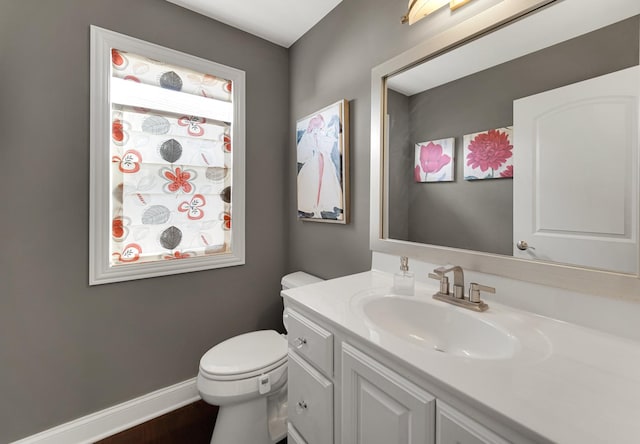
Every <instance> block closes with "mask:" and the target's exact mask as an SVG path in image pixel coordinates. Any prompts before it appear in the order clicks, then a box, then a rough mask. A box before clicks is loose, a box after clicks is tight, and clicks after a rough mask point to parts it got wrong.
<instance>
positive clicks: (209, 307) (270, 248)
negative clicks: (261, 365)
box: [0, 0, 640, 443]
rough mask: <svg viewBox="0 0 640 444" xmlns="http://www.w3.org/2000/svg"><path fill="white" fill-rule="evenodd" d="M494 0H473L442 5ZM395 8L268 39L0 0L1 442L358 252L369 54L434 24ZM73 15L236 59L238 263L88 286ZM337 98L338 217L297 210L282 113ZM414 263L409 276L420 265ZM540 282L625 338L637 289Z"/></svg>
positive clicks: (107, 398) (68, 412)
mask: <svg viewBox="0 0 640 444" xmlns="http://www.w3.org/2000/svg"><path fill="white" fill-rule="evenodd" d="M502 2H507V0H502V1H500V0H474V1H472V2H470V3H469V4H468V5H465V6H464V7H463V8H461V9H460V10H459V12H458V13H457V14H458V15H457V17H458V18H460V17H461V14H466V16H467V17H468V16H471V14H472V13H476V12H479V11H481V10H483V9H484V8H488V7H490V6H493V5H496V4H499V3H502ZM553 7H555V6H552V8H553ZM465 8H467V9H466V10H465ZM406 10H407V2H406V0H392V1H389V0H367V1H365V0H342V2H340V3H339V4H338V5H337V6H336V7H335V8H334V9H333V10H331V12H329V13H328V14H327V15H326V16H325V17H324V18H323V19H322V20H321V21H320V22H319V23H317V24H316V25H315V26H314V27H313V28H312V29H311V30H310V31H308V32H307V33H306V34H305V35H303V36H302V37H301V38H300V39H299V40H297V41H296V42H295V43H293V44H292V45H291V46H289V47H285V46H282V45H278V44H274V43H271V42H269V41H267V40H263V39H261V38H258V37H256V36H253V35H251V34H248V33H245V32H243V31H241V30H238V29H236V28H233V27H231V26H228V25H225V24H223V23H220V22H218V21H215V20H212V19H210V18H207V17H204V16H202V15H200V14H197V13H195V12H193V11H190V10H187V9H184V8H181V7H179V6H177V5H175V4H173V3H170V2H168V1H164V0H137V1H135V2H130V1H124V0H110V1H109V2H105V1H101V0H53V1H47V2H42V1H38V0H4V1H3V2H2V4H1V5H0V34H1V37H0V48H1V49H0V56H1V58H2V64H1V65H0V66H1V68H0V69H1V72H2V75H1V76H0V78H1V79H2V87H0V92H1V94H0V96H1V97H2V101H1V102H0V107H1V108H0V109H1V110H2V111H1V112H0V116H1V119H0V121H1V122H2V123H1V124H0V128H1V129H2V134H3V136H4V137H3V148H2V151H1V152H2V160H3V162H2V164H3V165H4V166H5V172H4V173H5V177H6V178H7V181H6V186H5V187H3V195H2V203H3V205H4V208H5V210H4V213H3V214H5V217H4V218H2V221H0V227H1V228H2V232H3V233H5V238H4V239H5V242H7V243H8V245H5V247H4V249H3V250H4V252H3V254H2V258H3V266H2V267H1V269H2V271H1V272H0V282H2V287H1V288H2V290H1V291H0V295H1V296H2V299H1V302H0V326H1V328H0V376H2V377H1V378H0V393H1V394H2V396H1V397H0V442H2V443H4V442H7V443H8V442H13V441H16V440H21V439H24V438H27V437H29V436H34V435H36V434H39V433H41V432H43V431H47V430H51V429H53V428H55V427H57V426H60V425H63V424H66V423H69V422H71V421H74V420H77V419H79V418H84V417H87V415H91V414H94V413H96V412H103V411H105V410H106V409H109V408H111V407H113V406H118V405H121V404H124V403H127V402H129V401H131V400H135V399H138V398H140V397H144V396H145V395H148V394H150V393H154V392H156V391H158V390H162V389H165V388H167V387H174V386H176V385H177V384H178V385H179V384H181V383H183V382H185V381H193V380H194V378H195V377H196V375H197V372H198V361H199V360H200V358H201V356H202V355H203V354H204V353H205V352H206V351H207V350H208V349H209V348H211V347H212V346H213V345H215V344H218V343H220V342H222V341H224V340H225V339H227V338H230V337H232V336H235V335H238V334H241V333H244V332H248V331H253V330H260V329H271V328H273V329H277V330H279V331H283V326H282V303H283V301H282V298H281V297H280V285H281V284H280V280H281V278H282V276H284V275H286V274H287V273H290V272H293V271H297V270H303V271H306V272H308V273H311V274H313V275H316V276H319V277H321V278H324V279H333V278H338V277H342V276H347V275H352V274H355V273H360V272H365V271H367V270H370V269H371V268H372V251H371V245H370V230H371V223H372V222H373V221H372V220H371V216H370V214H371V208H372V205H373V203H372V201H371V198H370V188H371V187H370V183H371V182H370V180H371V162H372V161H371V146H372V143H374V140H372V133H371V125H372V121H371V119H372V117H371V116H372V107H373V106H374V105H375V103H373V102H372V91H371V76H372V69H373V68H375V67H377V66H379V65H381V64H383V63H384V62H385V61H387V60H390V59H392V58H393V57H395V56H397V55H398V54H401V53H403V52H405V51H407V50H409V49H411V48H414V47H416V46H417V45H419V44H421V43H422V42H424V41H426V40H427V39H429V38H431V37H433V36H436V35H438V34H440V33H441V32H443V31H445V30H446V29H447V28H448V27H449V26H450V25H451V22H450V21H449V19H448V18H447V17H448V16H447V17H444V16H443V15H441V14H435V15H434V16H433V17H431V18H429V17H428V18H426V19H424V20H421V21H419V22H417V23H415V24H413V25H411V26H409V25H407V24H402V23H401V22H400V17H401V16H402V15H403V14H405V13H406ZM451 20H453V19H451ZM90 25H96V26H100V27H102V28H105V29H109V30H112V31H115V32H119V33H122V34H126V35H129V36H132V37H136V38H139V39H142V40H145V41H149V42H153V43H156V44H159V45H162V46H165V47H168V48H173V49H177V50H179V51H183V52H186V53H188V54H193V55H196V56H199V57H202V58H206V59H209V60H213V61H216V62H219V63H223V64H225V65H229V66H232V67H235V68H238V69H241V70H244V71H245V73H246V85H247V90H246V185H245V187H246V202H245V205H246V222H245V224H246V261H245V264H244V265H241V266H236V267H228V268H220V269H215V270H209V271H199V272H193V273H184V274H174V275H170V276H163V277H154V278H148V279H141V280H131V281H126V282H119V283H112V284H106V285H95V286H89V285H88V281H87V276H88V271H89V270H88V269H89V265H88V251H89V203H90V200H91V196H90V190H89V185H90V184H89V171H88V166H89V141H90V129H89V128H90V127H89V109H90V98H89V91H90V75H89V57H90V49H89V41H90V40H89V39H90V37H89V26H90ZM340 99H347V100H348V101H349V112H350V140H349V142H350V160H349V175H350V182H351V184H350V185H351V187H350V221H349V223H348V224H344V225H338V224H322V223H313V222H306V221H305V222H303V221H299V220H297V218H296V175H295V163H296V153H295V138H294V125H295V122H296V120H297V119H299V118H300V117H302V116H306V115H309V114H310V113H312V112H314V111H316V110H318V109H320V108H322V107H324V106H326V105H327V104H330V103H334V102H336V101H337V100H340ZM49 160H51V161H52V162H53V163H52V164H51V165H49V164H48V163H47V162H48V161H49ZM27 161H28V162H27ZM31 179H34V180H33V182H29V180H31ZM18 243H20V244H21V245H18ZM392 254H395V255H398V254H396V252H393V253H392ZM408 254H409V255H410V256H412V258H413V257H416V256H415V255H413V254H410V253H408ZM45 259H46V260H45ZM414 262H415V261H414V259H411V260H410V266H412V269H413V270H414V271H416V273H417V274H418V273H420V274H421V275H422V277H424V279H425V280H426V274H427V272H429V271H431V269H429V270H427V269H424V270H423V269H421V268H420V267H417V266H415V267H414V265H415V264H414ZM434 262H438V263H439V264H444V263H446V262H448V261H434ZM463 265H464V264H463ZM393 266H394V267H395V266H396V264H395V262H394V263H393ZM481 282H482V281H481ZM528 285H530V284H522V285H520V286H519V284H518V282H516V281H510V282H508V283H505V286H503V287H500V288H498V292H499V293H502V294H498V295H497V296H498V297H501V298H503V299H508V298H509V297H510V296H508V295H506V293H509V294H515V293H517V292H520V294H525V295H526V294H530V293H527V291H529V292H531V290H530V288H531V286H528ZM523 289H524V290H523ZM527 289H528V290H527ZM550 292H551V293H553V294H554V295H555V296H557V298H558V299H557V300H555V301H549V302H548V307H547V308H548V310H549V312H551V311H552V310H557V311H558V312H559V313H561V314H562V316H564V317H565V319H566V320H569V321H570V322H576V323H581V322H582V323H583V324H586V325H596V326H602V328H603V329H604V330H605V331H608V332H610V333H613V334H617V335H619V336H621V337H630V338H631V339H633V340H635V341H639V340H640V334H639V333H638V327H637V319H638V317H639V316H640V302H639V301H638V299H637V294H636V295H635V298H634V295H623V297H622V298H619V299H614V298H608V297H603V296H592V295H591V294H587V291H586V290H585V294H584V295H582V293H581V292H580V291H573V292H568V291H565V290H559V289H552V290H550ZM514 297H515V296H514ZM625 297H626V300H624V299H625ZM527 303H528V302H527V301H526V300H525V301H524V304H525V305H526V304H527ZM525 308H526V307H525ZM549 315H551V313H549ZM180 387H181V386H180ZM193 388H194V384H191V385H189V386H188V390H193ZM188 390H187V391H188ZM191 393H192V392H189V395H188V396H191V395H190V394H191ZM188 396H187V398H188ZM157 413H159V411H157V412H156V414H157ZM124 425H126V422H125V423H119V424H116V425H114V426H113V428H114V429H118V430H124V429H123V428H122V427H123V426H124ZM638 439H640V438H638ZM67 442H68V441H67ZM79 442H80V441H79Z"/></svg>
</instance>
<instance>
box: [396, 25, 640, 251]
mask: <svg viewBox="0 0 640 444" xmlns="http://www.w3.org/2000/svg"><path fill="white" fill-rule="evenodd" d="M639 22H640V20H639V19H638V17H634V18H630V19H627V20H624V21H622V22H620V23H618V24H615V25H611V26H607V27H605V28H602V29H600V30H597V31H594V32H591V33H589V34H587V35H585V36H581V37H578V38H575V39H572V40H570V41H567V42H564V43H560V44H558V45H555V46H552V47H550V48H546V49H543V50H541V51H537V52H535V53H533V54H530V55H527V56H524V57H520V58H518V59H516V60H513V61H510V62H507V63H503V64H501V65H499V66H496V67H494V68H490V69H487V70H485V71H482V72H479V73H476V74H472V75H470V76H467V77H465V78H462V79H460V80H456V81H454V82H450V83H447V84H445V85H442V86H439V87H436V88H433V89H430V90H428V91H425V92H422V93H419V94H415V95H413V96H411V97H409V98H407V99H408V113H409V116H410V121H409V124H408V131H409V140H408V143H407V144H406V145H405V147H406V148H405V149H406V150H407V153H406V154H405V155H404V156H401V155H399V154H397V153H394V155H393V156H391V158H390V161H391V165H390V169H391V170H392V171H402V173H400V174H404V176H405V177H411V176H412V174H413V167H412V165H413V153H414V146H415V144H416V143H418V142H424V141H428V140H437V139H444V138H448V137H455V138H456V154H455V159H456V160H455V176H454V177H455V181H454V182H442V183H414V182H413V181H411V182H410V184H409V187H408V190H409V192H408V193H405V194H402V193H399V192H395V194H392V196H391V197H392V199H393V198H399V200H397V201H396V200H392V201H391V202H392V203H393V205H392V206H391V209H392V211H391V213H396V212H398V213H403V212H405V211H406V208H408V209H409V218H408V219H407V220H405V221H404V223H405V224H406V225H408V231H409V239H410V240H411V241H414V242H421V243H428V244H434V245H443V246H449V247H457V248H464V249H470V250H478V251H485V252H489V253H498V254H506V255H511V254H512V249H513V242H512V238H513V181H512V180H510V179H499V180H476V181H466V180H464V153H463V140H462V136H463V135H465V134H470V133H474V132H479V131H483V130H488V129H492V128H501V127H505V126H512V125H513V101H514V100H515V99H519V98H522V97H526V96H529V95H532V94H537V93H540V92H542V91H547V90H550V89H553V88H558V87H561V86H565V85H568V84H572V83H575V82H579V81H582V80H586V79H589V78H593V77H597V76H601V75H604V74H607V73H610V72H613V71H617V70H620V69H624V68H628V67H630V66H634V65H637V64H638V52H639V49H638V26H639ZM549 67H551V69H548V68H549ZM396 95H398V93H394V95H393V96H391V95H390V96H391V97H395V96H396ZM399 101H400V99H398V98H394V100H393V102H390V106H391V105H395V103H398V102H399ZM390 114H391V121H395V122H396V123H395V125H394V126H392V127H391V134H390V137H391V139H392V140H398V139H400V138H401V137H402V136H403V135H402V134H396V133H394V132H395V131H396V130H398V131H402V130H405V127H404V126H402V124H401V123H400V122H398V120H401V119H402V118H403V117H404V116H406V115H407V110H406V109H403V108H400V107H398V106H394V108H393V110H391V109H390ZM394 114H397V115H394ZM514 130H515V129H514ZM392 146H393V145H392ZM517 149H518V147H517V146H514V153H516V155H517ZM408 158H410V159H409V160H408V163H407V159H408ZM399 159H401V161H402V162H405V164H404V165H403V168H402V169H401V168H399V166H398V165H397V164H395V162H394V161H398V160H399ZM515 174H518V173H517V171H516V172H515ZM392 180H393V181H394V182H397V181H398V180H399V179H398V178H394V177H393V176H392ZM402 197H406V199H407V200H405V201H402V200H401V198H402ZM395 222H397V223H398V224H402V221H401V220H399V219H392V218H390V233H400V232H401V230H402V227H401V226H400V227H398V226H395V225H394V223H395ZM392 237H393V236H392ZM398 239H403V238H401V237H398Z"/></svg>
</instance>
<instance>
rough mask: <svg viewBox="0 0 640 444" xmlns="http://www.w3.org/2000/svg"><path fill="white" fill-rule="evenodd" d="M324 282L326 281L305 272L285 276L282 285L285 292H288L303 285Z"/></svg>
mask: <svg viewBox="0 0 640 444" xmlns="http://www.w3.org/2000/svg"><path fill="white" fill-rule="evenodd" d="M323 280H324V279H321V278H319V277H317V276H314V275H312V274H309V273H305V272H304V271H296V272H295V273H289V274H287V275H286V276H284V277H283V278H282V281H280V283H281V285H282V289H283V290H288V289H289V288H296V287H302V286H303V285H309V284H314V283H316V282H321V281H323Z"/></svg>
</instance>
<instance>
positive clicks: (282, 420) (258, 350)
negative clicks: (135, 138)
mask: <svg viewBox="0 0 640 444" xmlns="http://www.w3.org/2000/svg"><path fill="white" fill-rule="evenodd" d="M320 280H321V279H319V278H317V277H315V276H311V275H309V274H306V273H302V272H297V273H292V274H290V275H287V276H285V277H283V278H282V287H283V289H287V288H293V287H296V286H300V285H306V284H309V283H313V282H318V281H320ZM285 319H286V316H285ZM285 327H286V321H285ZM286 382H287V339H286V337H285V336H284V335H281V334H279V333H278V332H276V331H275V330H260V331H252V332H249V333H244V334H241V335H239V336H235V337H232V338H230V339H227V340H226V341H223V342H221V343H220V344H218V345H216V346H215V347H213V348H211V349H210V350H209V351H207V352H206V353H205V354H204V355H203V356H202V358H201V359H200V367H199V371H198V378H197V387H198V392H199V393H200V397H201V398H202V399H203V400H204V401H205V402H207V403H209V404H213V405H217V406H219V407H220V408H219V410H218V416H217V419H216V424H215V427H214V430H213V436H212V437H211V444H274V443H277V442H278V441H280V440H281V439H283V438H284V437H285V436H286V433H287V430H286V429H287V427H286V419H287V390H286V389H287V385H286Z"/></svg>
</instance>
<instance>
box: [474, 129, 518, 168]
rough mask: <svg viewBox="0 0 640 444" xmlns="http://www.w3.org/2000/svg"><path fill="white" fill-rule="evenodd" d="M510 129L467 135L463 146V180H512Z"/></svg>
mask: <svg viewBox="0 0 640 444" xmlns="http://www.w3.org/2000/svg"><path fill="white" fill-rule="evenodd" d="M512 137H513V136H512V128H511V127H506V128H498V129H492V130H488V131H482V132H479V133H473V134H467V135H465V136H464V137H463V144H464V179H465V180H478V179H511V178H513V144H512V140H513V139H512Z"/></svg>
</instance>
